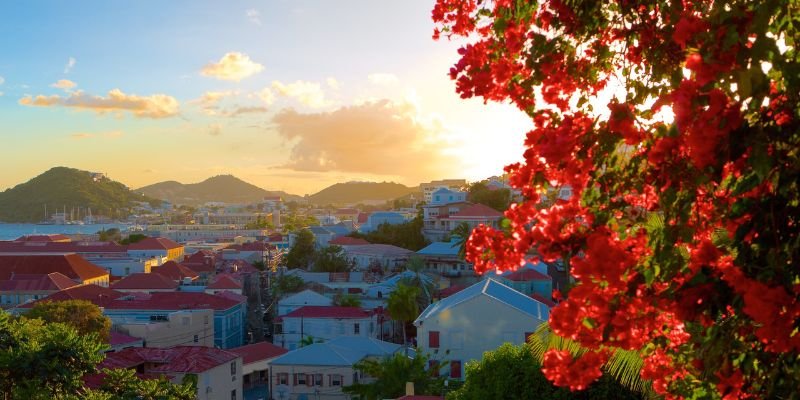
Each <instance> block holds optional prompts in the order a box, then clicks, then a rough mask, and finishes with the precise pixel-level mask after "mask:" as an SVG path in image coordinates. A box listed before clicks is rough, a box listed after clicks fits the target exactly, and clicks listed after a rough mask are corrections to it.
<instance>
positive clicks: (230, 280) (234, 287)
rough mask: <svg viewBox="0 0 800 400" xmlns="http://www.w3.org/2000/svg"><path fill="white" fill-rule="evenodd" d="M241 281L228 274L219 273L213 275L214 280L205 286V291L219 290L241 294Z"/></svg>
mask: <svg viewBox="0 0 800 400" xmlns="http://www.w3.org/2000/svg"><path fill="white" fill-rule="evenodd" d="M242 288H243V286H242V282H240V281H239V280H238V279H236V278H234V277H233V276H232V275H230V274H219V275H217V276H216V277H214V281H213V282H211V283H210V284H209V285H208V286H206V293H208V294H217V293H221V292H226V291H227V292H232V293H236V294H239V295H241V294H242Z"/></svg>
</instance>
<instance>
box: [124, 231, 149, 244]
mask: <svg viewBox="0 0 800 400" xmlns="http://www.w3.org/2000/svg"><path fill="white" fill-rule="evenodd" d="M148 237H149V236H147V235H143V234H141V233H132V234H130V235H128V237H126V238H125V239H122V240H120V241H119V244H133V243H137V242H141V241H142V240H144V239H147V238H148Z"/></svg>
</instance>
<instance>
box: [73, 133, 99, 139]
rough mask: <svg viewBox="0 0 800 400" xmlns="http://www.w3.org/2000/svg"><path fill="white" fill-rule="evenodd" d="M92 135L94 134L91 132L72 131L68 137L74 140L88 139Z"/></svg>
mask: <svg viewBox="0 0 800 400" xmlns="http://www.w3.org/2000/svg"><path fill="white" fill-rule="evenodd" d="M93 136H94V135H92V134H91V133H85V132H79V133H73V134H72V135H70V137H72V138H73V139H75V140H83V139H88V138H90V137H93Z"/></svg>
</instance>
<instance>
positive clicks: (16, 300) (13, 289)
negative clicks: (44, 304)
mask: <svg viewBox="0 0 800 400" xmlns="http://www.w3.org/2000/svg"><path fill="white" fill-rule="evenodd" d="M77 285H79V283H77V282H75V281H73V280H72V279H70V278H68V277H66V276H65V275H63V274H61V273H60V272H51V273H49V274H14V275H12V276H10V277H9V279H5V280H0V308H9V307H15V306H18V305H20V304H24V303H27V302H29V301H34V300H39V299H43V298H45V297H47V296H49V295H51V294H53V293H56V292H58V291H59V290H63V289H67V288H71V287H73V286H77Z"/></svg>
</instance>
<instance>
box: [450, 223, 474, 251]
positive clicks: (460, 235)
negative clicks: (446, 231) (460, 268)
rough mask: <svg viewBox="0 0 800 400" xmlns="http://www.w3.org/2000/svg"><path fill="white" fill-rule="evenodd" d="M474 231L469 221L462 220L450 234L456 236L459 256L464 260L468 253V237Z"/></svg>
mask: <svg viewBox="0 0 800 400" xmlns="http://www.w3.org/2000/svg"><path fill="white" fill-rule="evenodd" d="M470 233H472V227H471V226H470V225H469V223H467V222H461V223H459V224H458V225H456V227H455V228H453V230H452V231H450V234H451V235H452V236H454V237H456V244H457V245H458V257H460V258H461V259H462V260H463V259H464V257H466V255H467V238H469V235H470Z"/></svg>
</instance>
